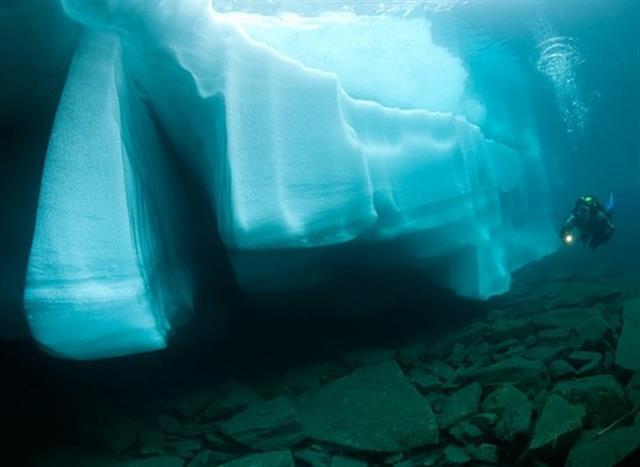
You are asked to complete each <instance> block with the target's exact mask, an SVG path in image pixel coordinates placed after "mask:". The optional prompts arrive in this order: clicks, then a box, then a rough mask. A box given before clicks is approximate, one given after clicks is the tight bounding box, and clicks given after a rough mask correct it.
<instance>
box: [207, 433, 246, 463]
mask: <svg viewBox="0 0 640 467" xmlns="http://www.w3.org/2000/svg"><path fill="white" fill-rule="evenodd" d="M204 438H205V441H206V444H207V446H208V447H209V448H211V449H213V450H214V451H216V452H220V451H222V452H226V451H228V452H235V451H238V448H239V446H238V444H236V443H234V442H233V441H231V440H229V439H228V438H225V437H224V436H222V435H221V434H219V433H216V432H212V431H211V432H209V433H206V434H205V435H204ZM236 457H237V456H236Z"/></svg>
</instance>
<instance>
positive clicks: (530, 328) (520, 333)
mask: <svg viewBox="0 0 640 467" xmlns="http://www.w3.org/2000/svg"><path fill="white" fill-rule="evenodd" d="M534 332H535V325H534V324H533V322H531V320H529V319H520V318H499V319H498V320H496V321H495V322H494V323H493V324H492V325H491V327H490V328H489V330H488V332H487V334H488V335H489V338H490V339H491V340H492V341H494V342H502V341H504V340H505V339H509V338H514V337H515V338H519V339H524V338H526V337H528V336H530V335H531V334H533V333H534Z"/></svg>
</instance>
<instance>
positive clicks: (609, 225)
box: [560, 193, 616, 250]
mask: <svg viewBox="0 0 640 467" xmlns="http://www.w3.org/2000/svg"><path fill="white" fill-rule="evenodd" d="M613 203H614V201H613V193H611V194H610V195H609V201H608V202H607V205H606V206H603V205H602V204H601V203H600V202H599V201H598V200H597V199H596V198H595V197H594V196H591V195H585V196H581V197H580V198H578V199H577V200H576V204H575V206H574V207H573V210H572V211H571V213H570V214H569V217H568V218H567V220H566V221H564V224H562V227H561V228H560V238H561V239H562V241H563V242H564V243H565V244H567V245H571V244H572V243H573V242H574V241H575V237H574V235H573V230H574V229H578V230H579V231H580V240H582V241H583V242H584V243H588V244H589V246H591V249H592V250H593V249H594V248H595V247H597V246H598V245H601V244H603V243H606V242H607V241H609V239H610V238H611V236H612V235H613V232H614V231H615V229H616V228H615V226H614V225H613V222H612V220H611V218H612V217H613Z"/></svg>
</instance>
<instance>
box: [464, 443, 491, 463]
mask: <svg viewBox="0 0 640 467" xmlns="http://www.w3.org/2000/svg"><path fill="white" fill-rule="evenodd" d="M467 452H468V453H469V455H470V456H471V458H472V459H473V460H474V461H476V462H485V463H487V464H497V463H498V446H496V445H495V444H489V443H482V444H480V445H478V446H469V447H468V448H467Z"/></svg>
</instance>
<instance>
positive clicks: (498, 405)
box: [482, 384, 531, 442]
mask: <svg viewBox="0 0 640 467" xmlns="http://www.w3.org/2000/svg"><path fill="white" fill-rule="evenodd" d="M482 410H484V411H487V412H493V413H496V414H498V421H497V422H496V423H495V425H494V426H493V430H492V432H493V434H494V436H495V437H496V438H497V439H499V440H501V441H505V442H512V441H514V440H516V439H518V438H523V437H526V436H528V434H529V429H530V426H531V402H530V401H529V399H528V398H527V396H526V395H525V394H524V393H523V392H522V391H520V390H519V389H518V388H516V387H514V386H512V385H510V384H505V385H503V386H500V387H499V388H498V389H496V390H495V391H493V392H492V393H491V394H489V395H488V396H487V397H486V399H485V400H484V401H483V402H482Z"/></svg>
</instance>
